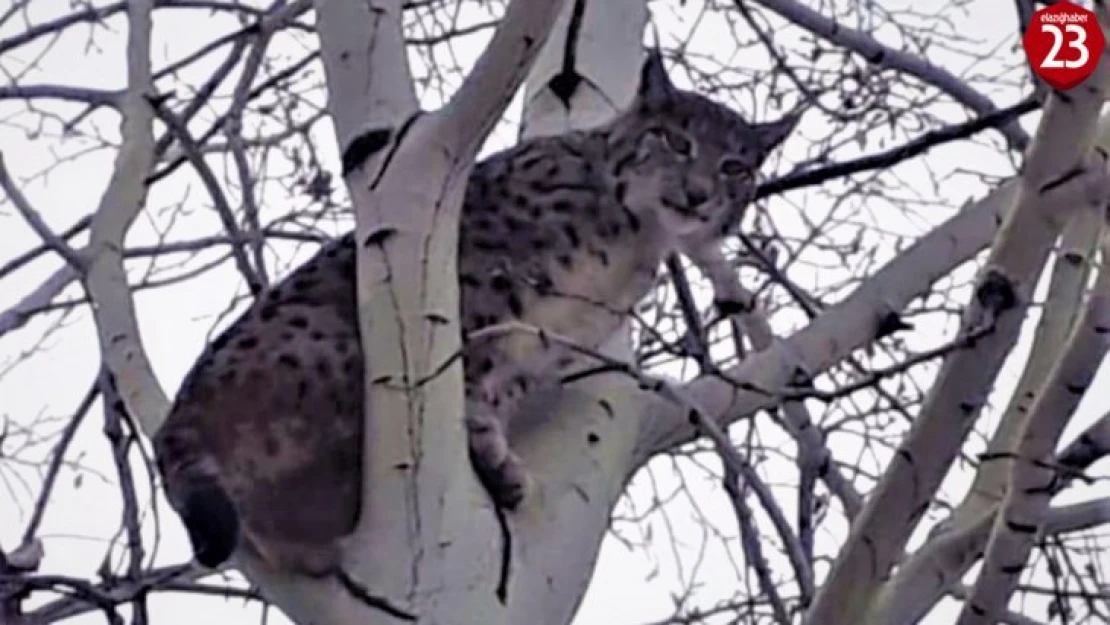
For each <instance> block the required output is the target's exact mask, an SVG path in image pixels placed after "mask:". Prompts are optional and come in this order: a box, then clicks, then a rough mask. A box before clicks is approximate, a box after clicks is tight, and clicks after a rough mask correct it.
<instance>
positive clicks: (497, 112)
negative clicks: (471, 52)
mask: <svg viewBox="0 0 1110 625" xmlns="http://www.w3.org/2000/svg"><path fill="white" fill-rule="evenodd" d="M566 3H567V0H513V2H512V3H511V4H510V5H509V8H508V9H507V10H506V12H505V16H504V17H503V18H501V24H500V25H499V26H498V27H497V32H496V33H494V35H493V39H491V40H490V42H489V45H487V46H486V49H485V50H484V51H483V52H482V56H481V57H479V58H478V62H477V63H475V65H474V69H473V70H471V72H470V74H469V75H468V76H467V77H466V80H465V81H464V82H463V84H462V86H461V87H459V90H458V92H456V93H455V95H454V96H453V97H452V98H451V100H450V102H448V103H447V105H446V106H444V108H443V111H442V113H443V114H444V115H445V116H446V117H447V118H448V119H449V120H451V121H450V122H449V123H446V124H445V125H444V127H443V130H444V131H445V132H447V133H449V135H448V136H449V137H450V138H451V141H452V142H451V143H450V144H448V145H449V147H450V149H451V150H452V152H455V153H457V154H458V155H460V156H466V157H467V158H473V155H474V154H477V153H478V150H479V149H480V148H481V147H482V143H484V142H485V139H486V135H488V134H489V133H490V131H491V130H493V126H494V125H495V124H496V123H497V121H498V120H499V119H500V118H501V115H502V114H503V113H504V112H505V109H506V108H507V107H508V106H509V102H510V101H511V100H512V99H513V96H514V95H515V94H516V92H517V90H518V89H519V88H520V86H521V85H522V84H523V83H524V79H525V78H526V77H527V76H528V72H529V71H530V70H531V69H532V64H533V63H534V62H535V60H536V55H537V54H539V52H540V50H541V48H542V47H543V45H544V43H545V42H546V41H547V37H548V35H549V34H550V33H551V29H552V26H554V23H555V18H556V17H557V16H558V15H559V12H560V11H561V10H562V8H563V6H564V5H566Z"/></svg>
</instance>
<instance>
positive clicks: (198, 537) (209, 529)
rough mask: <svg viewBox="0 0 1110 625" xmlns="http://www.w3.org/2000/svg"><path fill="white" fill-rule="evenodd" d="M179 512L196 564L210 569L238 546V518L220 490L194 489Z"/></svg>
mask: <svg viewBox="0 0 1110 625" xmlns="http://www.w3.org/2000/svg"><path fill="white" fill-rule="evenodd" d="M181 508H182V510H181V521H182V522H183V523H184V524H185V529H186V531H188V533H189V542H190V543H192V545H193V554H194V556H195V557H196V559H197V562H200V563H201V564H203V565H204V566H206V567H208V568H210V569H214V568H216V567H217V566H219V565H220V564H223V563H224V561H226V560H227V559H228V558H230V557H231V554H232V552H233V551H235V547H236V545H238V544H239V514H238V512H236V510H235V504H233V503H232V502H231V499H230V498H229V497H228V496H227V493H226V492H225V491H224V489H223V488H220V487H219V486H218V485H216V484H207V485H205V486H198V488H196V489H195V490H192V491H191V492H189V493H188V494H187V495H186V496H185V502H184V505H183V506H182V507H181Z"/></svg>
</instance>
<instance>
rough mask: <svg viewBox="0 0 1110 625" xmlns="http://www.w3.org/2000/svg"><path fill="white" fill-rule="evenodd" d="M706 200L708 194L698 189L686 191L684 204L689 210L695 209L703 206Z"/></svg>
mask: <svg viewBox="0 0 1110 625" xmlns="http://www.w3.org/2000/svg"><path fill="white" fill-rule="evenodd" d="M708 199H709V194H708V193H706V192H705V191H701V190H698V189H688V190H687V191H686V202H687V203H688V204H689V206H690V208H697V207H699V206H701V205H702V204H705V201H706V200H708Z"/></svg>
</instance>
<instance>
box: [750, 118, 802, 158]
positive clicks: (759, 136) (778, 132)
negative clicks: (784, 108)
mask: <svg viewBox="0 0 1110 625" xmlns="http://www.w3.org/2000/svg"><path fill="white" fill-rule="evenodd" d="M801 120H802V111H795V112H793V113H789V114H787V115H785V116H783V118H782V119H779V120H777V121H773V122H767V123H764V124H756V125H755V126H754V127H753V128H752V130H753V132H754V133H755V136H756V141H758V142H759V149H760V152H762V153H763V154H769V153H770V152H771V151H772V150H774V149H775V148H777V147H778V146H779V144H780V143H782V142H783V141H785V140H786V138H787V137H788V136H790V133H791V132H794V129H795V128H796V127H797V126H798V122H800V121H801Z"/></svg>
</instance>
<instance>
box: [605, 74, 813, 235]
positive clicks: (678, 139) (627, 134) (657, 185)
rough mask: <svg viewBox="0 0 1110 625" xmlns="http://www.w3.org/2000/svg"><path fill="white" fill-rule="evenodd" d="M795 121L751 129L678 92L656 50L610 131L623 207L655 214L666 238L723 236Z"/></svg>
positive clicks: (694, 96)
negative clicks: (762, 169) (624, 110)
mask: <svg viewBox="0 0 1110 625" xmlns="http://www.w3.org/2000/svg"><path fill="white" fill-rule="evenodd" d="M800 117H801V115H800V114H791V115H787V116H786V117H784V118H782V119H780V120H778V121H774V122H769V123H764V124H749V123H748V122H746V121H745V120H744V118H742V117H741V116H740V115H738V114H736V113H735V112H733V111H732V110H730V109H729V108H727V107H725V106H723V105H721V104H717V103H716V102H713V101H712V100H710V99H709V98H706V97H704V96H701V95H698V94H696V93H692V92H688V91H683V90H680V89H678V88H676V87H675V86H674V85H673V84H672V83H671V81H670V78H669V77H668V76H667V72H666V70H665V69H664V67H663V60H662V58H661V57H660V55H659V53H658V52H650V53H649V54H648V57H647V59H646V60H645V61H644V64H643V67H642V69H641V71H640V86H639V90H638V92H637V94H636V96H635V98H634V99H633V101H632V103H631V105H630V107H629V108H628V110H627V111H626V112H625V113H624V114H623V115H621V116H620V117H619V118H617V119H616V120H615V121H614V122H613V126H612V127H611V131H610V132H611V135H610V136H611V139H610V146H611V153H610V157H611V168H610V172H611V173H612V174H613V175H614V176H615V178H616V179H617V183H616V184H617V188H618V190H619V192H620V193H622V194H623V198H624V203H625V205H626V206H628V207H629V208H630V209H631V210H633V211H636V212H648V211H657V213H656V214H657V215H658V217H659V220H660V222H661V225H662V226H663V227H664V228H665V229H666V230H667V231H668V232H669V233H671V234H673V235H675V236H677V237H680V238H684V239H685V238H688V237H695V236H699V235H708V236H711V237H713V236H721V235H722V234H724V233H725V232H727V231H728V230H730V229H731V228H732V227H733V226H735V223H736V222H737V221H739V219H740V216H741V215H740V211H741V210H742V209H743V207H744V206H745V205H746V204H747V203H748V202H750V201H751V200H752V198H753V197H754V194H755V190H756V184H757V181H756V178H757V174H758V172H759V168H760V166H761V165H762V164H763V161H764V159H766V158H767V156H768V155H769V154H770V153H771V151H772V150H774V149H775V148H776V147H777V146H778V145H779V144H780V143H782V142H783V140H784V139H786V137H787V135H789V134H790V132H791V131H793V130H794V127H795V126H796V125H797V123H798V121H799V119H800Z"/></svg>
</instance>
